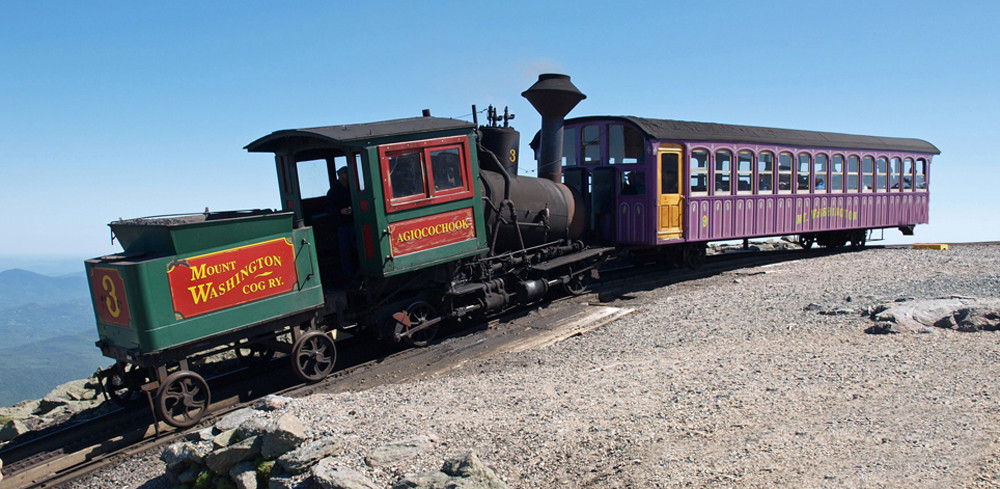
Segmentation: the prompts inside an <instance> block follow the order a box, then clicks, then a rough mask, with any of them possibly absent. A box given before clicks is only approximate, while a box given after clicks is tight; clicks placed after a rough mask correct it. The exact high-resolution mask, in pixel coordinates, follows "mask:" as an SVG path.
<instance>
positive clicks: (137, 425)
mask: <svg viewBox="0 0 1000 489" xmlns="http://www.w3.org/2000/svg"><path fill="white" fill-rule="evenodd" d="M844 252H851V250H847V249H839V250H829V249H812V250H801V249H795V250H772V251H766V252H754V251H745V252H743V251H734V252H727V253H723V254H717V255H712V256H709V257H707V259H706V262H705V264H704V266H702V267H701V268H699V269H697V270H687V269H677V268H674V269H670V270H666V269H665V268H663V267H658V266H654V265H651V264H645V265H642V266H638V267H637V266H635V265H633V264H630V263H619V262H610V263H608V264H607V266H606V267H604V268H603V269H602V272H601V275H602V277H601V280H600V281H599V282H597V283H594V284H592V287H591V291H590V292H589V293H588V294H586V295H584V296H581V297H573V296H568V297H563V298H559V299H555V300H552V301H550V302H548V303H547V304H546V305H545V306H543V307H542V308H540V309H537V310H538V311H540V312H539V314H536V315H533V316H535V317H534V318H529V317H528V316H529V315H528V314H527V311H525V310H520V311H511V312H508V313H506V314H504V315H502V316H500V317H499V318H496V319H493V320H491V321H489V322H487V323H478V324H474V325H469V326H463V325H459V326H458V327H457V328H455V331H454V332H453V333H452V334H451V335H450V336H448V337H446V338H444V339H442V340H441V341H438V342H436V343H435V344H433V345H431V346H430V347H427V348H414V349H408V350H403V351H399V352H395V353H391V352H385V351H383V352H373V351H372V349H371V348H351V346H353V344H352V343H351V342H356V341H357V340H345V341H344V342H343V343H339V344H338V353H339V358H338V366H339V367H340V369H339V370H338V371H337V372H334V373H333V374H331V375H330V376H329V377H327V378H326V379H324V380H322V381H320V382H318V383H315V384H296V382H297V380H296V379H295V376H294V375H293V374H292V373H291V372H290V371H289V370H290V368H289V367H288V365H287V364H288V362H287V357H279V358H276V359H273V360H271V361H270V362H269V363H268V364H267V365H258V366H255V367H244V368H236V367H233V366H231V367H230V368H231V369H233V368H235V369H234V370H231V371H230V372H228V373H225V374H221V375H218V376H215V377H211V378H209V384H210V385H211V388H212V392H213V400H214V402H213V403H212V408H211V412H210V413H209V414H208V415H206V417H205V419H203V420H202V421H201V422H200V423H199V424H198V425H197V426H195V427H193V428H191V429H190V430H197V429H200V428H201V427H205V426H211V425H212V424H214V423H215V422H216V420H217V419H218V418H219V417H221V416H224V415H225V414H227V413H229V412H231V411H233V410H236V409H240V408H243V407H245V406H247V405H249V404H250V403H252V402H253V401H254V400H255V399H258V398H260V397H263V396H265V395H267V394H281V395H286V396H291V397H298V396H306V395H309V394H312V393H314V392H334V393H335V392H342V391H347V390H358V389H369V388H373V387H376V386H379V385H383V384H391V383H400V382H405V381H408V380H415V379H418V378H426V377H430V376H435V375H444V374H446V373H447V372H449V371H451V370H453V369H455V368H458V367H460V366H461V365H463V364H465V363H467V362H469V361H473V360H477V359H482V358H485V357H487V356H490V355H495V354H497V353H500V352H508V351H523V350H526V349H530V348H537V347H539V346H542V345H545V344H548V343H552V342H555V341H559V340H560V339H562V338H565V337H568V336H572V335H574V334H581V333H582V332H585V331H587V330H589V329H593V328H596V327H600V326H601V325H603V324H606V323H608V322H610V321H613V320H615V319H617V318H618V317H621V316H622V315H624V314H627V313H629V312H631V311H630V310H621V309H617V308H600V307H599V306H597V307H596V308H595V307H594V306H593V304H600V303H602V302H607V301H609V300H612V299H614V298H616V297H619V296H622V295H624V294H626V293H629V292H635V291H638V290H650V289H654V288H657V287H662V286H664V285H669V284H673V283H678V282H684V281H688V280H693V279H697V278H702V277H707V276H711V275H715V274H719V273H723V272H726V271H730V270H736V269H740V268H746V267H752V266H759V265H764V264H771V263H778V262H783V261H790V260H799V259H803V258H812V257H817V256H825V255H829V254H836V253H844ZM587 303H590V304H592V306H590V307H587V306H586V305H585V304H587ZM533 310H534V309H533ZM355 344H356V343H355ZM231 362H236V360H231ZM218 367H219V369H220V370H225V368H226V367H227V366H226V365H219V366H218ZM184 433H185V431H183V430H176V429H174V428H172V427H170V426H168V425H166V424H164V423H162V422H156V421H155V420H154V419H153V416H152V414H151V412H150V409H149V406H147V405H145V404H143V405H139V406H136V407H134V408H130V409H125V408H118V409H113V410H110V411H108V412H106V413H104V414H102V415H100V416H97V417H94V418H91V419H87V420H81V421H76V422H71V423H64V424H62V425H60V426H57V427H52V428H48V429H45V430H42V431H40V432H36V433H31V434H29V435H31V436H25V437H23V438H24V439H23V440H16V441H17V443H16V444H10V445H8V446H6V447H4V448H3V449H2V450H0V459H3V460H4V468H3V475H4V480H3V487H4V489H6V488H41V487H53V486H56V485H58V484H61V483H64V482H67V481H69V480H73V479H75V478H78V477H80V476H82V475H84V474H87V473H89V472H91V471H94V470H97V469H99V468H101V467H103V466H105V465H108V464H110V463H114V461H116V460H119V459H121V458H123V457H127V456H130V455H132V454H135V453H140V452H143V451H145V450H148V449H151V448H154V447H156V446H160V445H164V444H167V443H171V442H173V441H175V440H177V439H179V438H180V437H182V436H183V434H184Z"/></svg>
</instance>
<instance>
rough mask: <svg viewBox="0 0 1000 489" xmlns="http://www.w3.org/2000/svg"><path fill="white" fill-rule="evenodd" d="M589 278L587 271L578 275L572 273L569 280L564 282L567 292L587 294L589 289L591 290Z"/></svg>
mask: <svg viewBox="0 0 1000 489" xmlns="http://www.w3.org/2000/svg"><path fill="white" fill-rule="evenodd" d="M587 278H588V277H587V274H585V273H578V274H576V275H570V277H569V280H568V281H566V282H563V289H565V290H566V293H567V294H570V295H583V294H586V293H587V290H589V287H588V284H587V283H588V282H589V280H587Z"/></svg>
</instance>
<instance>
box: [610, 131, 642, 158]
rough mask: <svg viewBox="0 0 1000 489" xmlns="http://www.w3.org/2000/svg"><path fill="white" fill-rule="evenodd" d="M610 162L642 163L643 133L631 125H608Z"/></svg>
mask: <svg viewBox="0 0 1000 489" xmlns="http://www.w3.org/2000/svg"><path fill="white" fill-rule="evenodd" d="M608 139H609V141H608V162H609V163H611V164H612V165H617V164H622V163H625V164H628V163H642V160H643V158H642V155H643V149H642V141H643V138H642V133H640V132H639V131H637V130H636V129H635V128H633V127H630V126H624V125H621V124H612V125H610V126H608Z"/></svg>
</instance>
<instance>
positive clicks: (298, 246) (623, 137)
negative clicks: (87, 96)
mask: <svg viewBox="0 0 1000 489" xmlns="http://www.w3.org/2000/svg"><path fill="white" fill-rule="evenodd" d="M522 95H523V96H525V97H526V98H527V99H528V100H529V101H530V102H531V104H532V105H533V106H534V107H535V108H536V109H537V110H538V112H539V113H540V114H541V116H542V126H541V130H540V131H539V132H538V134H537V135H536V137H535V138H534V140H533V141H532V145H531V146H532V148H533V149H535V153H536V159H537V160H538V177H537V178H530V177H525V176H518V175H517V165H518V160H519V155H518V151H519V136H518V133H517V131H515V130H514V129H513V128H511V127H509V125H508V123H507V121H508V120H509V118H510V117H509V115H508V114H506V112H505V114H504V115H503V116H501V115H498V113H497V111H496V110H495V109H493V108H492V107H491V108H490V109H489V116H488V121H487V124H485V125H483V126H480V125H479V123H478V120H474V121H473V122H471V123H470V122H467V121H462V120H455V119H447V118H438V117H431V116H430V114H429V113H428V112H426V111H425V113H424V115H423V116H422V117H415V118H409V119H398V120H390V121H382V122H373V123H366V124H352V125H341V126H328V127H315V128H306V129H294V130H284V131H277V132H274V133H272V134H269V135H267V136H264V137H262V138H260V139H257V140H256V141H253V142H252V143H250V144H249V145H247V146H246V149H247V150H248V151H250V152H265V153H273V154H274V155H275V164H276V169H277V175H278V188H279V194H280V198H281V203H282V209H281V210H278V211H272V210H250V211H234V212H207V211H206V212H205V213H203V214H194V215H182V216H170V217H157V218H141V219H130V220H119V221H115V222H112V223H110V224H109V225H110V227H111V229H112V232H113V233H114V236H115V237H116V238H117V239H118V241H119V242H120V244H121V245H122V248H123V252H122V253H120V254H116V255H110V256H104V257H99V258H94V259H91V260H87V261H86V268H87V272H88V277H89V281H90V288H91V295H92V298H93V301H94V310H95V318H96V321H97V328H98V332H99V335H100V340H99V341H98V342H97V345H98V347H100V348H101V351H102V353H103V354H104V355H105V356H108V357H110V358H113V359H115V360H116V363H115V365H114V366H113V367H111V368H109V369H107V370H105V371H103V372H101V380H102V385H104V387H105V391H106V393H107V394H108V395H109V396H110V397H111V398H112V399H114V400H118V401H120V402H126V401H128V400H129V399H130V398H135V397H146V396H148V398H149V399H150V400H155V407H154V410H155V411H156V413H157V415H158V416H159V417H161V418H162V419H163V420H164V421H165V422H167V423H168V424H170V425H173V426H176V427H187V426H192V425H194V424H196V423H197V422H198V421H199V420H200V419H201V418H202V416H203V415H204V414H205V412H206V411H207V409H208V407H209V405H210V402H211V392H210V390H209V387H208V384H207V382H206V381H205V379H204V378H203V377H202V376H201V375H200V374H198V373H197V372H196V371H195V370H196V368H195V366H196V365H197V363H198V361H199V360H200V359H201V358H202V357H204V356H206V355H208V354H211V353H214V352H217V351H219V350H220V349H227V348H231V349H234V350H235V351H236V353H237V355H238V356H239V357H240V358H243V359H246V360H247V361H252V360H254V359H267V358H270V357H271V356H272V355H273V354H274V353H275V352H284V353H287V354H288V357H289V358H290V360H291V364H292V368H293V370H294V372H295V373H296V375H298V376H299V377H300V378H301V379H303V380H305V381H318V380H320V379H323V378H324V377H326V376H327V375H328V374H329V373H330V372H331V371H332V370H333V369H334V366H335V364H336V356H337V355H336V351H337V343H336V340H337V339H340V338H344V337H345V336H347V335H357V334H367V335H370V336H372V337H374V338H377V339H379V340H382V341H388V342H392V343H399V342H404V343H406V344H409V345H414V346H421V345H426V344H427V343H428V342H430V341H431V340H432V339H433V338H434V336H435V334H436V333H437V331H438V328H439V326H440V325H441V323H442V321H447V320H455V319H461V318H466V317H471V316H475V315H483V314H488V313H491V312H496V311H501V310H504V309H507V308H510V307H516V306H522V305H527V304H531V303H534V302H537V301H540V300H542V299H543V298H544V297H545V296H546V294H548V292H549V291H550V290H552V289H562V290H564V291H565V292H568V293H570V294H580V293H583V292H584V291H585V290H586V287H587V283H588V281H589V280H591V279H594V278H597V277H598V268H599V266H600V264H601V263H602V262H603V261H604V259H606V258H607V257H608V256H609V255H610V254H612V253H629V254H630V255H632V256H634V257H639V258H656V259H663V260H669V261H680V262H682V263H685V264H687V265H688V266H697V265H698V263H699V262H700V260H701V259H702V258H703V257H704V251H705V244H706V243H707V242H708V241H711V240H718V239H734V238H747V237H755V236H771V235H777V234H796V235H799V236H800V239H801V240H802V243H803V245H806V244H809V245H811V244H812V242H814V241H818V242H820V243H821V244H825V245H827V246H842V245H844V244H845V243H847V242H848V241H850V242H851V243H852V244H854V245H856V246H857V245H863V244H864V237H865V236H866V235H867V234H866V233H867V232H868V231H869V230H870V229H876V228H885V227H899V228H900V229H903V230H904V232H907V231H909V232H912V229H913V226H914V225H916V224H919V223H924V222H927V202H928V195H929V194H928V190H927V182H928V179H929V165H930V160H931V157H932V155H935V154H938V153H939V152H938V150H937V148H935V147H934V146H933V145H931V144H930V143H927V142H926V141H921V140H915V139H902V138H874V137H869V136H851V135H842V134H832V133H820V132H811V131H792V130H782V129H768V128H754V127H747V126H729V125H721V124H704V123H693V122H681V121H665V120H653V119H641V118H635V117H585V118H580V119H570V120H566V119H565V116H566V115H567V114H568V113H569V112H570V110H572V109H573V107H575V106H576V105H577V104H578V103H579V102H580V101H581V100H583V99H584V98H586V96H585V95H584V94H583V93H581V92H580V91H579V90H578V89H577V88H576V87H575V86H574V85H573V84H572V82H571V81H570V79H569V77H568V76H565V75H553V74H547V75H541V76H539V79H538V81H537V82H536V83H535V84H534V85H533V86H531V87H530V88H529V89H528V90H526V91H525V92H523V93H522ZM473 114H474V117H475V114H476V111H475V108H473ZM501 122H502V124H501ZM855 160H857V163H858V164H857V168H855V167H854V166H853V165H854V164H855ZM862 161H863V162H864V163H863V164H862V163H861V162H862ZM793 163H797V166H796V165H793ZM869 163H870V164H869ZM838 165H839V166H838ZM793 166H794V167H793ZM852 171H853V173H851V172H852ZM865 183H867V184H870V187H869V188H870V190H865V189H864V188H863V187H862V184H865Z"/></svg>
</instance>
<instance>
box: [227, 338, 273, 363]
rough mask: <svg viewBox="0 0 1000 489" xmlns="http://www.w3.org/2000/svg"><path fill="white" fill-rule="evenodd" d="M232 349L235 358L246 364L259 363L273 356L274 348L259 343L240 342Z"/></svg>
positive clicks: (265, 361)
mask: <svg viewBox="0 0 1000 489" xmlns="http://www.w3.org/2000/svg"><path fill="white" fill-rule="evenodd" d="M234 351H235V352H236V358H239V359H240V362H241V363H243V364H244V365H247V366H253V365H261V364H264V363H267V362H269V361H270V360H271V359H272V358H274V350H272V349H270V348H268V347H267V346H266V345H263V344H260V343H240V344H238V345H236V348H234Z"/></svg>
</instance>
